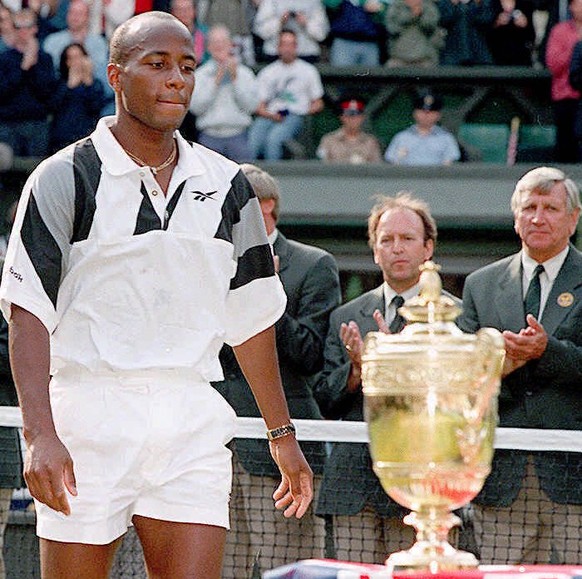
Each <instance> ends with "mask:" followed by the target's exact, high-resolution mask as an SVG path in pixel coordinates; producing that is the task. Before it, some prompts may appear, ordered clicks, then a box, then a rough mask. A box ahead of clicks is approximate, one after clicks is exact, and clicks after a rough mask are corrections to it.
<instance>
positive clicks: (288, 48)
mask: <svg viewBox="0 0 582 579" xmlns="http://www.w3.org/2000/svg"><path fill="white" fill-rule="evenodd" d="M279 58H281V60H282V61H283V62H286V63H289V62H293V61H294V60H295V59H296V58H297V38H295V35H294V34H290V33H288V32H284V33H283V34H281V36H280V38H279Z"/></svg>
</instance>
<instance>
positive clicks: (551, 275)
mask: <svg viewBox="0 0 582 579" xmlns="http://www.w3.org/2000/svg"><path fill="white" fill-rule="evenodd" d="M568 251H570V246H569V245H567V246H566V247H565V248H564V249H563V250H562V251H560V253H558V255H554V257H552V258H550V259H548V260H547V261H544V262H543V263H542V264H541V265H543V266H544V271H545V273H546V275H547V276H548V279H549V280H550V281H551V282H552V283H553V282H554V280H555V279H556V278H557V277H558V273H560V269H561V268H562V265H564V261H565V260H566V257H567V255H568ZM521 265H522V267H523V273H524V275H525V277H526V279H527V280H528V281H529V280H531V278H532V275H533V272H534V269H535V268H536V266H537V265H538V262H537V261H536V260H535V259H533V258H531V257H530V256H529V255H528V254H527V253H526V252H525V251H522V252H521Z"/></svg>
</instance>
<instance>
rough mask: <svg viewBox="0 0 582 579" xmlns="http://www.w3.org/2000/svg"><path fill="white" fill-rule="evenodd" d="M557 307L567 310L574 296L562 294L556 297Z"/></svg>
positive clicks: (567, 293) (566, 293)
mask: <svg viewBox="0 0 582 579" xmlns="http://www.w3.org/2000/svg"><path fill="white" fill-rule="evenodd" d="M557 301H558V305H559V306H561V307H563V308H568V307H570V306H571V305H572V304H573V303H574V296H573V295H572V294H571V293H570V292H564V293H563V294H560V295H559V296H558V300H557Z"/></svg>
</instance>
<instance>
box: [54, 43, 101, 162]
mask: <svg viewBox="0 0 582 579" xmlns="http://www.w3.org/2000/svg"><path fill="white" fill-rule="evenodd" d="M104 103H105V96H104V89H103V84H102V83H101V81H100V80H99V79H97V78H95V77H94V76H93V65H92V62H91V58H90V57H89V56H88V54H87V51H86V50H85V48H84V47H83V45H81V44H77V43H73V44H69V46H67V47H66V48H65V50H63V53H62V54H61V61H60V80H59V84H58V86H57V90H56V92H55V95H54V97H53V99H52V102H51V105H52V107H51V108H52V111H53V119H52V123H51V130H50V149H51V152H55V151H57V150H59V149H61V148H63V147H64V146H66V145H68V144H70V143H73V142H74V141H77V140H78V139H81V138H83V137H85V136H87V135H88V134H89V133H90V132H91V131H93V129H94V128H95V125H96V124H97V121H98V120H99V116H100V111H101V109H102V108H103V105H104Z"/></svg>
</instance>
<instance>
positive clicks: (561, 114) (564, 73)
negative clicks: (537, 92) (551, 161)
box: [546, 0, 582, 163]
mask: <svg viewBox="0 0 582 579" xmlns="http://www.w3.org/2000/svg"><path fill="white" fill-rule="evenodd" d="M568 6H569V9H570V13H571V15H572V18H571V19H570V20H566V21H565V22H559V23H558V24H556V25H555V26H554V27H553V28H552V30H551V32H550V36H549V38H548V43H547V46H546V66H547V67H548V69H549V71H550V72H551V74H552V102H553V105H554V123H555V125H556V152H555V160H556V161H557V162H559V163H576V162H578V161H580V158H579V156H578V141H577V138H576V128H575V127H576V115H577V112H578V102H579V100H580V97H581V95H582V93H581V92H580V91H578V90H575V89H574V88H573V87H572V85H571V84H570V82H569V74H570V62H571V60H572V53H573V52H574V45H575V44H576V43H577V42H578V41H579V40H580V39H581V33H580V30H582V0H569V2H568Z"/></svg>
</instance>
